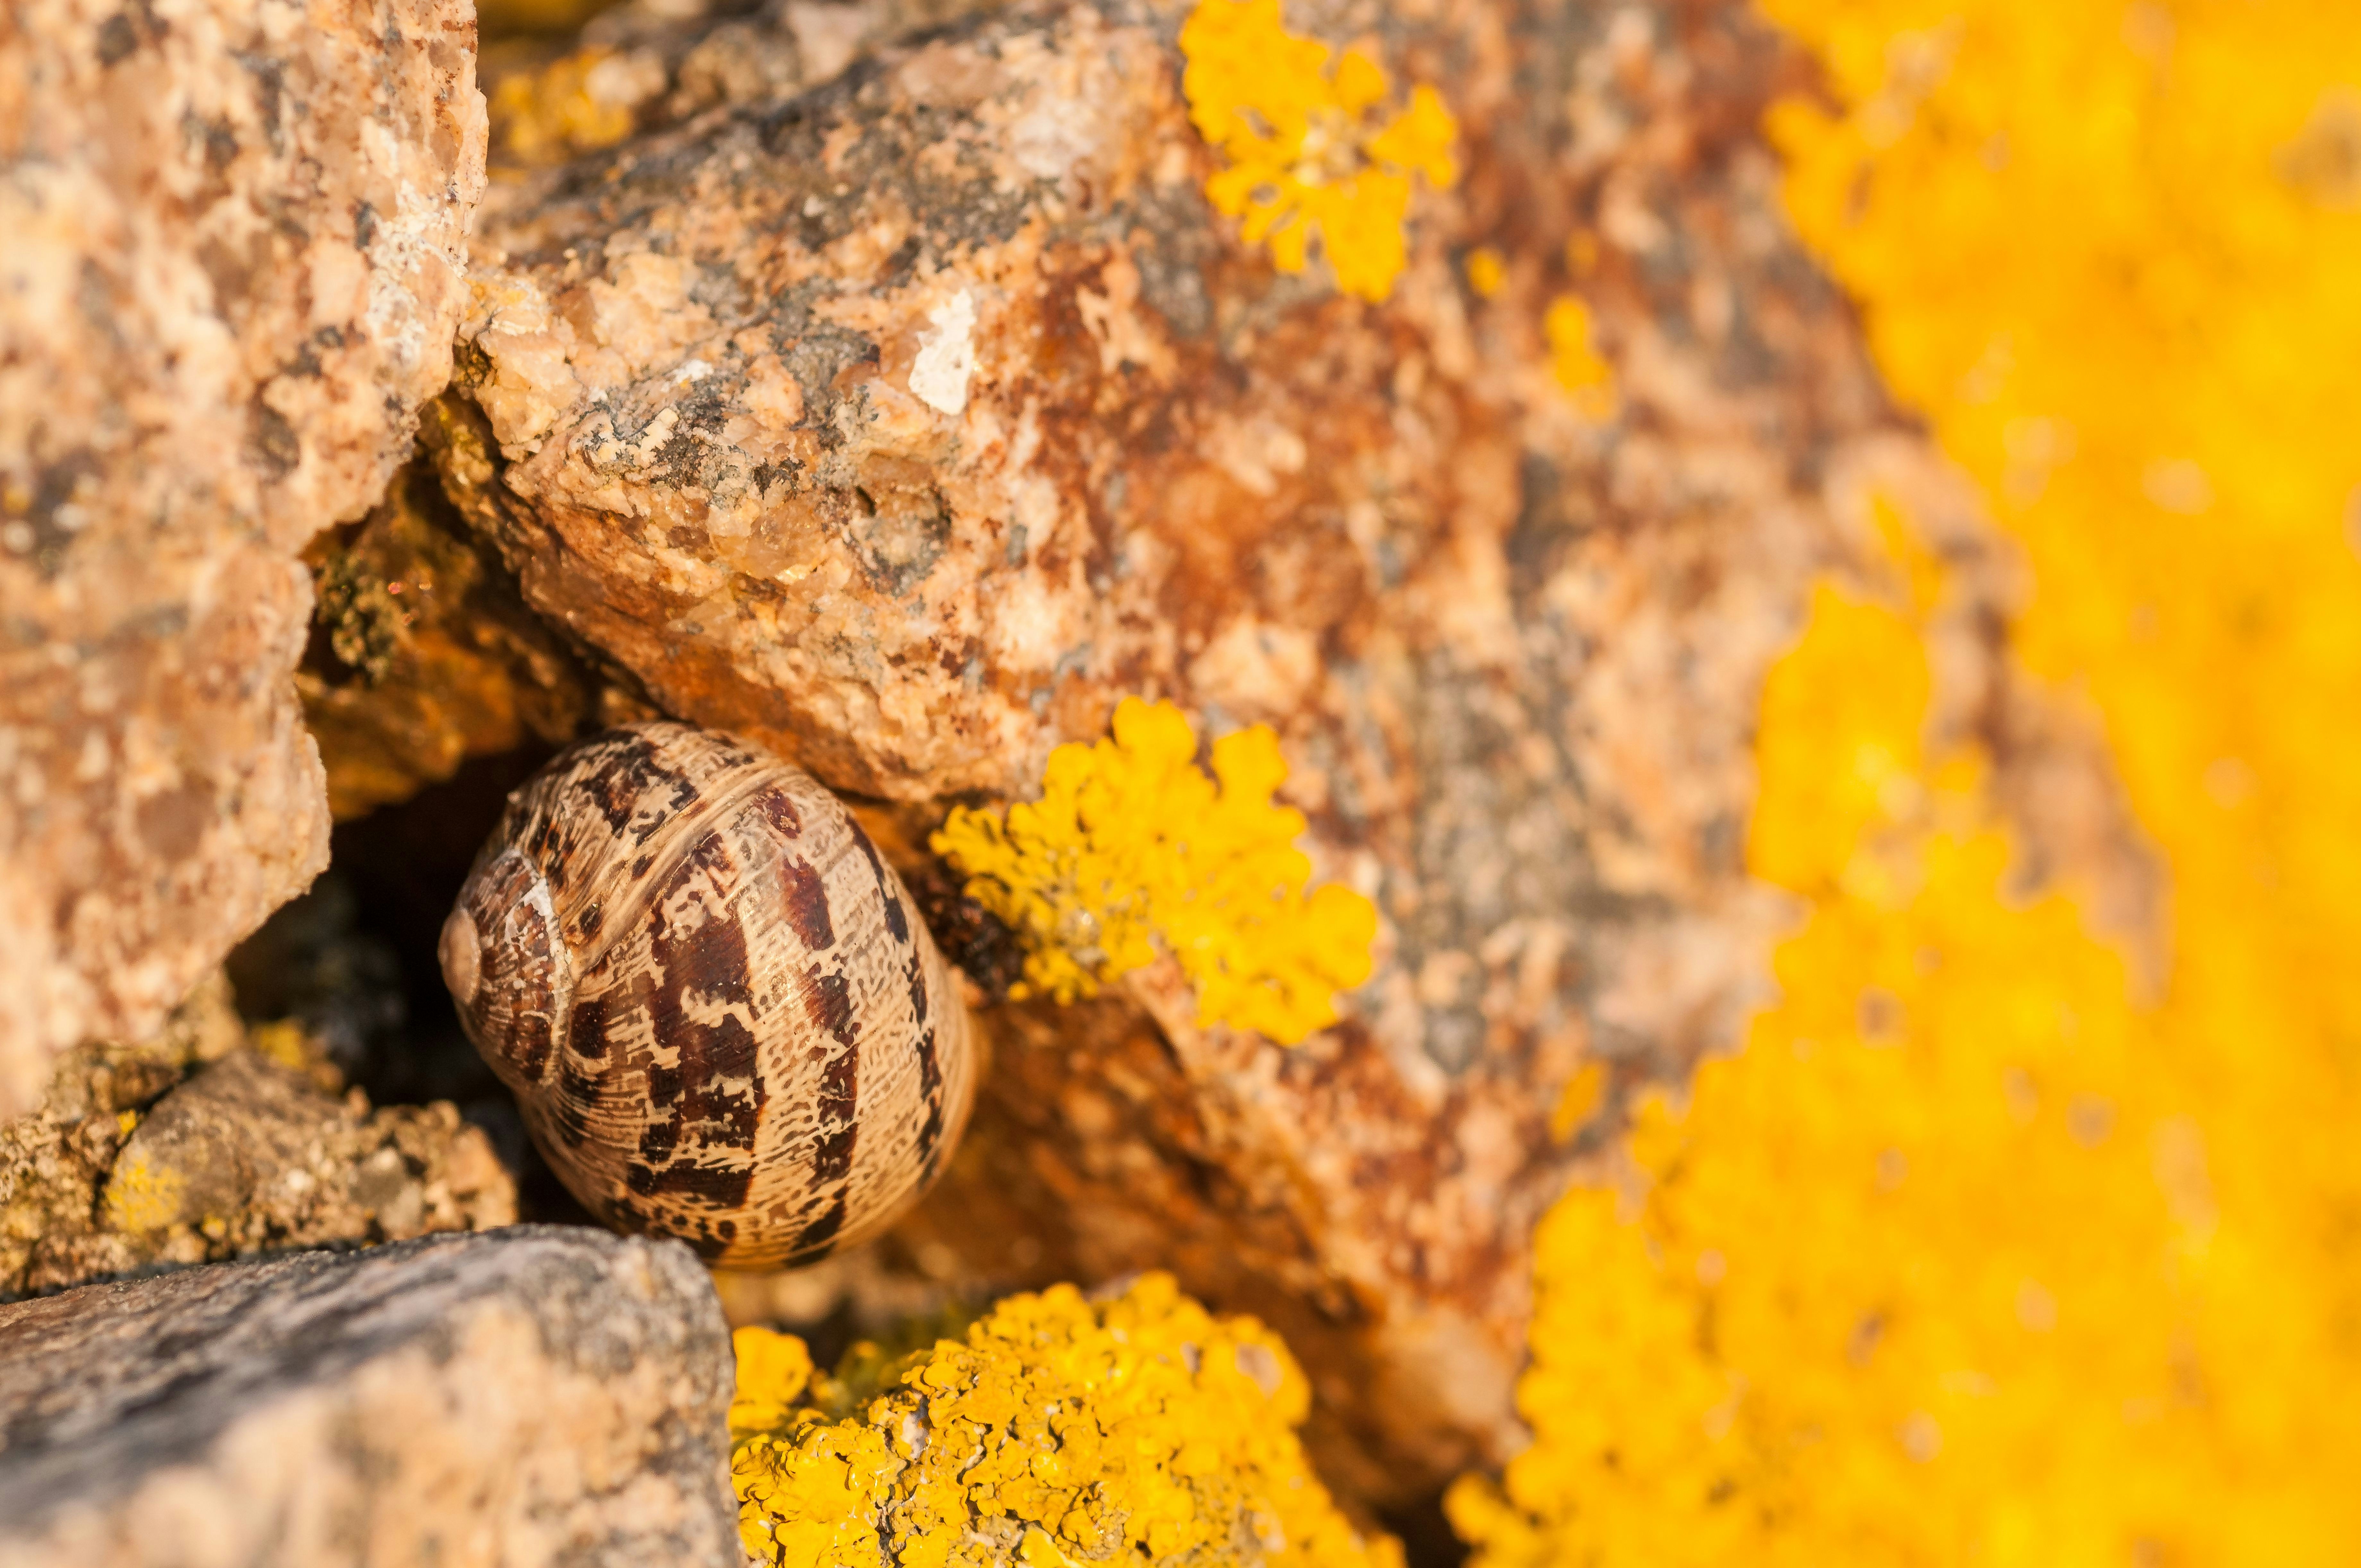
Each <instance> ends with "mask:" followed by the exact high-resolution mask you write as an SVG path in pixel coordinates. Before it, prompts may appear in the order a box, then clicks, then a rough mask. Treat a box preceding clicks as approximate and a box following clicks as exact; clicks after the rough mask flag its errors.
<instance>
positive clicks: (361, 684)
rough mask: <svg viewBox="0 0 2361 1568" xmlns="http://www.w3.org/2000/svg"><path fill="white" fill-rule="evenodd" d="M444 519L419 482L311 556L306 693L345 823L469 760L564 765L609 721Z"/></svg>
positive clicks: (579, 677)
mask: <svg viewBox="0 0 2361 1568" xmlns="http://www.w3.org/2000/svg"><path fill="white" fill-rule="evenodd" d="M449 513H450V509H449V505H448V503H447V502H445V500H444V499H443V494H442V491H441V490H440V489H439V488H436V487H435V485H434V478H433V476H432V475H431V474H430V473H427V472H425V471H423V470H422V469H418V468H408V469H405V470H403V472H402V473H401V475H400V476H399V477H397V478H396V479H395V481H394V484H393V486H392V488H390V490H389V491H388V492H387V494H386V498H385V499H384V500H383V501H382V502H380V503H379V505H378V506H377V507H376V508H375V509H374V510H371V511H370V512H369V514H368V517H366V518H364V519H363V520H361V521H359V522H357V523H353V524H349V525H347V526H346V527H343V528H339V529H335V530H334V531H332V532H327V533H324V534H322V535H321V536H320V537H319V538H317V539H315V540H313V542H312V545H311V547H310V548H309V549H308V550H307V551H306V552H305V556H306V558H307V560H309V561H310V563H311V565H312V567H313V573H314V576H315V579H316V581H317V583H318V587H319V594H320V605H319V609H318V613H317V614H316V616H315V617H314V625H313V632H312V637H311V641H310V643H309V645H308V646H307V647H306V648H305V650H304V654H303V663H302V667H301V668H300V669H299V670H297V672H296V674H295V686H296V690H297V691H298V692H299V693H300V694H301V695H302V699H303V718H304V722H305V724H306V725H307V727H308V728H309V729H311V732H312V735H313V739H314V740H316V741H317V742H318V743H319V747H320V757H321V760H322V762H324V764H325V765H326V768H327V774H328V808H329V810H330V812H331V813H333V814H334V815H335V817H336V819H337V820H338V821H345V820H348V819H350V818H352V817H358V816H361V815H363V814H364V813H366V812H368V810H369V809H370V808H371V807H373V806H379V805H382V804H384V803H386V802H388V801H396V800H404V799H407V798H409V797H410V796H411V795H414V794H415V793H417V791H418V789H419V788H420V787H421V786H422V785H424V784H434V783H437V782H439V781H441V780H443V779H447V778H449V777H450V776H451V775H452V773H455V772H456V771H457V769H458V767H459V764H460V763H461V762H463V761H464V760H466V759H467V758H468V757H471V756H480V755H483V754H485V753H488V752H498V751H513V750H515V749H516V748H518V747H520V746H524V745H531V744H533V743H534V742H536V741H538V742H539V743H541V744H543V745H544V746H547V747H549V748H551V749H553V750H554V749H555V748H556V747H557V746H560V745H562V744H564V743H565V742H566V741H567V740H571V739H573V738H574V736H575V735H576V733H577V731H579V730H580V729H582V728H583V727H584V725H585V724H586V723H588V722H589V721H590V719H591V718H592V716H593V715H594V714H595V713H597V712H598V701H597V692H598V687H597V685H596V683H595V681H594V679H593V677H592V676H591V675H590V674H589V672H588V671H586V670H585V669H584V668H583V667H582V665H581V663H580V661H579V660H578V659H577V658H576V657H575V654H574V651H573V650H572V649H571V648H569V647H568V646H567V645H566V641H565V640H564V639H563V638H561V637H559V636H558V635H557V634H556V633H555V632H554V631H553V630H550V628H549V627H548V626H547V625H546V624H544V622H542V621H541V620H538V619H537V618H535V617H534V616H533V614H532V613H531V612H530V611H528V610H527V609H525V607H524V605H523V604H522V602H521V601H520V600H519V599H518V598H517V597H516V591H515V587H514V585H513V583H512V581H511V579H510V578H509V576H508V575H507V574H506V573H505V572H504V571H503V570H501V569H500V567H499V565H498V564H497V563H495V562H488V561H487V560H485V558H484V555H483V553H482V551H481V547H480V546H479V545H478V543H477V542H476V541H475V540H474V539H473V538H472V537H470V536H469V534H468V533H467V530H466V529H465V528H464V527H461V526H459V525H458V522H457V520H456V518H453V517H451V516H450V515H449Z"/></svg>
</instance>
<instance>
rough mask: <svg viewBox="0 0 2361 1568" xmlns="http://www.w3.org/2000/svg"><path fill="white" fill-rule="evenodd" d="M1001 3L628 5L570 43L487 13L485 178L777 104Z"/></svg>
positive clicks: (854, 0) (589, 22)
mask: <svg viewBox="0 0 2361 1568" xmlns="http://www.w3.org/2000/svg"><path fill="white" fill-rule="evenodd" d="M1004 3H1005V0H763V3H762V4H760V5H752V6H741V5H707V4H704V3H703V0H631V3H630V4H627V5H616V6H613V7H611V8H609V9H605V10H601V11H600V12H598V15H596V16H589V17H588V18H587V19H584V18H576V19H577V21H581V22H582V26H581V29H580V32H579V34H578V35H577V36H574V37H571V38H562V39H561V38H553V37H552V36H551V34H552V31H553V29H551V28H550V27H547V26H544V25H539V20H540V19H539V18H537V17H534V16H529V15H527V14H525V13H526V10H527V7H519V6H513V5H503V4H495V5H490V6H489V7H486V8H484V9H483V11H482V16H483V17H484V26H485V29H486V32H485V42H486V49H485V51H484V60H483V63H482V66H481V68H480V69H481V71H482V76H483V85H484V96H485V98H486V99H487V101H488V102H489V107H490V111H491V165H492V167H493V169H494V170H500V169H502V168H510V169H516V168H530V167H533V166H535V165H541V164H550V163H558V162H563V161H564V160H566V159H568V158H571V157H573V156H575V155H577V154H578V153H583V152H588V151H590V150H592V149H594V148H601V147H608V146H611V145H613V144H614V143H616V142H618V141H620V140H622V139H623V138H624V137H627V136H631V135H632V134H634V133H641V132H646V131H651V130H655V129H658V128H660V127H662V126H669V125H675V124H677V123H679V122H680V121H682V120H686V119H688V118H690V117H691V116H693V115H697V114H701V113H703V112H704V111H706V110H708V109H712V108H716V107H719V106H721V105H724V104H758V103H762V102H764V101H766V100H770V99H775V98H778V97H780V96H782V95H784V94H786V93H794V92H796V90H798V89H799V88H802V87H805V86H808V85H812V84H815V83H818V82H826V81H827V80H829V78H830V77H833V76H835V75H837V74H838V73H839V72H840V71H843V70H844V69H845V67H846V66H848V65H850V64H851V62H852V61H853V60H857V59H860V58H862V57H863V56H865V55H867V54H868V53H870V52H871V51H872V50H873V49H876V48H877V47H878V46H880V45H882V44H884V43H887V42H890V41H891V40H893V39H895V38H903V37H906V36H907V35H909V34H911V33H915V32H917V31H920V30H921V29H924V28H929V27H942V26H944V25H946V24H947V23H950V22H952V21H955V20H957V19H958V18H960V17H961V16H966V15H968V14H970V13H972V12H976V11H981V10H986V9H991V8H994V6H996V5H1000V4H1004ZM502 24H505V25H504V26H503V25H502ZM496 31H497V32H499V33H501V34H507V35H515V34H523V35H525V36H522V37H517V36H507V37H502V38H498V39H497V40H496V39H495V37H494V34H495V32H496Z"/></svg>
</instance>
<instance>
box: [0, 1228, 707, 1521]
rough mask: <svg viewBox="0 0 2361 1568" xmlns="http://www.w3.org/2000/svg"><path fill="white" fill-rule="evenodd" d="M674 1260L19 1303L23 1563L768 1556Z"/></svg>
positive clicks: (693, 1308)
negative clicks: (759, 1543)
mask: <svg viewBox="0 0 2361 1568" xmlns="http://www.w3.org/2000/svg"><path fill="white" fill-rule="evenodd" d="M730 1378H731V1360H730V1341H729V1338H728V1335H727V1331H726V1329H725V1328H724V1326H723V1323H722V1321H721V1315H720V1312H719V1310H718V1308H717V1307H716V1305H715V1303H714V1299H713V1292H712V1288H711V1287H710V1286H708V1284H707V1282H706V1277H705V1273H704V1271H703V1269H701V1268H700V1267H699V1266H697V1261H696V1259H695V1258H694V1257H693V1256H691V1255H690V1254H689V1252H688V1251H687V1249H686V1248H685V1247H682V1246H680V1245H678V1244H676V1243H664V1244H651V1243H647V1242H641V1241H625V1240H622V1239H620V1238H617V1237H614V1236H609V1235H606V1234H602V1233H598V1232H594V1231H588V1230H579V1229H555V1228H548V1227H540V1226H524V1227H516V1228H512V1229H509V1230H504V1231H498V1232H494V1233H491V1234H487V1235H480V1236H466V1237H434V1238H431V1239H428V1240H424V1241H420V1242H412V1243H408V1244H405V1245H398V1246H390V1247H383V1248H379V1249H376V1250H373V1251H369V1252H364V1253H358V1254H350V1255H344V1254H332V1253H303V1254H298V1255H291V1256H287V1257H280V1258H274V1259H271V1260H269V1261H266V1262H259V1263H246V1264H231V1265H222V1266H214V1267H209V1268H198V1269H190V1270H185V1271H183V1272H181V1273H178V1274H172V1275H168V1276H164V1277H159V1278H152V1279H142V1280H137V1281H132V1282H128V1283H123V1284H115V1285H100V1286H91V1287H87V1288H83V1289H81V1290H76V1291H71V1292H69V1293H67V1294H65V1295H62V1296H53V1297H49V1298H46V1299H41V1300H38V1301H29V1302H24V1303H21V1304H19V1305H16V1306H13V1307H0V1564H5V1568H50V1565H52V1564H54V1565H57V1568H131V1565H133V1564H138V1565H141V1568H165V1565H168V1564H169V1565H171V1568H182V1565H186V1568H198V1565H201V1564H202V1565H204V1568H214V1565H223V1568H226V1565H229V1564H252V1565H257V1568H259V1565H261V1564H280V1563H283V1564H287V1565H289V1568H298V1565H300V1568H329V1565H332V1564H337V1563H354V1564H360V1563H443V1564H447V1565H451V1568H457V1565H460V1564H467V1565H478V1564H481V1565H491V1564H500V1565H502V1568H527V1565H533V1564H544V1563H548V1564H555V1563H567V1564H593V1563H597V1564H615V1565H621V1564H626V1563H650V1564H653V1563H663V1564H665V1565H666V1568H694V1565H704V1564H712V1565H716V1568H719V1565H720V1564H730V1565H732V1568H735V1565H736V1564H738V1563H741V1561H742V1559H741V1555H740V1553H739V1550H738V1543H737V1530H736V1508H735V1506H734V1504H733V1502H732V1500H731V1498H730V1483H729V1477H728V1468H727V1465H728V1433H727V1431H726V1427H725V1423H724V1414H725V1411H726V1410H727V1408H728V1405H729V1400H730Z"/></svg>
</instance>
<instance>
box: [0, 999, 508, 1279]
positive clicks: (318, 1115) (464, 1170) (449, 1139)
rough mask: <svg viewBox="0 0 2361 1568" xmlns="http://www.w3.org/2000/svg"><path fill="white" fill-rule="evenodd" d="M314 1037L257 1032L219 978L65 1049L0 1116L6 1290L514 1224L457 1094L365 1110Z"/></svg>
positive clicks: (503, 1174)
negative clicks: (47, 1074) (37, 1103)
mask: <svg viewBox="0 0 2361 1568" xmlns="http://www.w3.org/2000/svg"><path fill="white" fill-rule="evenodd" d="M322 1047H323V1043H322V1042H321V1041H320V1040H319V1039H318V1038H316V1037H315V1036H309V1035H307V1034H306V1033H305V1031H304V1030H303V1029H302V1026H301V1025H297V1024H295V1023H293V1022H291V1021H289V1022H281V1023H275V1024H269V1025H262V1026H260V1027H258V1028H257V1029H255V1030H253V1031H251V1033H250V1034H249V1032H248V1031H247V1030H246V1029H245V1028H244V1026H243V1025H241V1024H240V1023H239V1021H238V1018H237V1015H236V1014H235V1013H234V1012H232V1011H231V1009H230V1006H229V1001H228V996H227V989H226V987H225V986H224V985H223V984H221V983H220V981H218V980H214V981H209V982H207V983H206V984H204V985H201V986H200V987H198V989H197V992H195V994H193V995H192V997H191V998H190V999H189V1000H188V1001H187V1002H185V1003H182V1004H181V1006H180V1007H179V1008H178V1009H176V1010H175V1011H174V1013H173V1014H172V1017H171V1018H170V1021H169V1022H168V1023H167V1025H166V1026H165V1028H164V1029H163V1031H162V1032H161V1033H160V1034H159V1035H158V1036H156V1037H155V1038H154V1039H152V1040H149V1041H146V1042H143V1043H141V1044H139V1045H137V1046H110V1045H91V1046H81V1047H75V1048H74V1049H73V1050H71V1051H70V1052H68V1053H67V1054H66V1056H65V1057H64V1058H61V1059H60V1061H59V1062H58V1064H57V1068H56V1070H55V1072H54V1073H53V1074H52V1075H51V1080H50V1084H49V1092H48V1094H47V1095H46V1096H45V1097H44V1099H43V1102H42V1104H41V1107H40V1109H39V1110H38V1111H37V1112H36V1113H33V1114H31V1115H29V1116H23V1117H19V1118H17V1119H16V1120H15V1121H13V1122H9V1123H6V1124H0V1298H5V1297H12V1296H16V1295H22V1294H30V1293H35V1292H40V1291H49V1290H57V1289H60V1288H65V1287H67V1286H71V1285H79V1284H82V1283H83V1282H84V1281H86V1280H91V1279H97V1278H103V1277H107V1276H110V1275H117V1274H127V1273H131V1272H134V1271H137V1270H143V1269H153V1268H156V1267H159V1266H170V1265H174V1264H191V1263H203V1262H208V1261H218V1260H221V1259H225V1258H231V1257H237V1256H243V1255H251V1254H254V1253H258V1252H270V1251H280V1250H284V1249H287V1248H291V1247H307V1246H324V1245H335V1244H367V1243H372V1242H384V1241H403V1240H407V1239H409V1238H410V1237H412V1236H417V1235H422V1234H426V1233H427V1232H430V1231H479V1230H488V1229H490V1228H492V1227H494V1226H498V1225H506V1224H511V1223H514V1222H515V1220H516V1217H517V1194H516V1182H515V1179H514V1178H513V1177H512V1176H511V1174H510V1172H509V1171H508V1170H507V1169H506V1168H504V1167H503V1166H502V1164H501V1162H500V1159H499V1157H497V1156H496V1155H495V1154H494V1152H493V1147H492V1144H491V1142H490V1140H489V1138H488V1137H487V1136H486V1135H485V1134H484V1133H483V1132H482V1131H481V1130H480V1129H478V1128H477V1127H475V1126H472V1125H469V1124H466V1123H464V1122H462V1121H461V1120H460V1118H459V1113H458V1112H457V1111H456V1109H455V1108H454V1107H453V1106H452V1105H451V1104H450V1103H449V1102H441V1101H438V1102H434V1103H432V1104H427V1105H392V1106H386V1107H383V1108H381V1109H378V1110H374V1111H373V1110H371V1109H370V1107H369V1103H368V1096H367V1095H366V1094H364V1093H362V1092H361V1091H359V1090H357V1089H356V1090H351V1091H342V1092H339V1091H340V1090H342V1083H341V1079H340V1076H339V1074H338V1073H337V1071H336V1069H335V1067H334V1066H333V1065H332V1064H331V1063H330V1061H329V1060H328V1058H327V1055H326V1052H325V1051H324V1049H323V1048H322ZM265 1052H268V1053H269V1054H268V1055H266V1054H264V1053H265Z"/></svg>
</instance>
